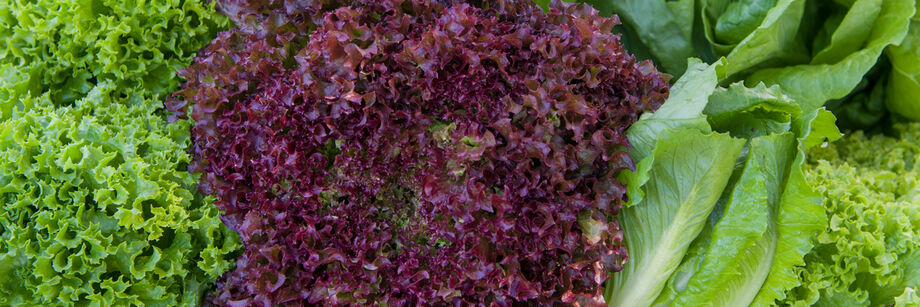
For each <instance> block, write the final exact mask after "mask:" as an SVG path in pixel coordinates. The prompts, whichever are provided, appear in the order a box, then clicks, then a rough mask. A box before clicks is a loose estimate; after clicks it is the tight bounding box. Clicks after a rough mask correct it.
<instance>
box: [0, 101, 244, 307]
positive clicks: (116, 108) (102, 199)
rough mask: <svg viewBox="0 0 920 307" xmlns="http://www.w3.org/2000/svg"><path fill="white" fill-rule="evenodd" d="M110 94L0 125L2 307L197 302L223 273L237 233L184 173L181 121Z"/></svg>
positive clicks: (43, 107) (39, 107) (38, 104)
mask: <svg viewBox="0 0 920 307" xmlns="http://www.w3.org/2000/svg"><path fill="white" fill-rule="evenodd" d="M115 92H116V90H115V86H114V85H112V84H109V83H103V84H100V85H97V86H96V87H94V89H93V90H91V91H90V92H89V93H88V95H87V97H85V98H83V99H81V100H78V101H77V102H76V104H75V106H73V107H65V108H59V107H55V106H54V105H53V103H52V102H51V101H50V99H49V98H50V95H47V94H46V95H43V96H41V97H38V98H34V99H35V100H36V101H33V102H31V103H32V104H33V105H34V106H33V107H32V108H31V109H29V110H25V111H23V112H19V113H16V116H14V118H11V119H9V120H7V121H4V122H2V123H0V148H3V149H2V150H0V170H2V172H0V174H2V175H0V203H2V206H3V210H0V226H2V227H0V228H2V232H0V242H2V244H0V263H3V265H0V274H4V276H9V277H10V278H5V279H3V280H0V305H48V304H57V303H72V304H89V303H94V304H100V305H103V306H112V305H129V304H134V305H143V304H148V305H182V306H189V305H198V304H199V303H200V300H201V296H202V295H203V294H204V293H205V291H207V290H208V289H209V288H210V287H209V285H213V283H214V279H215V278H216V277H218V276H219V275H220V274H222V273H223V272H224V271H226V270H227V269H229V268H230V267H231V265H232V263H233V258H232V255H233V253H234V252H235V251H236V250H237V249H238V248H239V237H238V235H236V234H235V233H233V232H232V231H230V230H229V229H228V228H226V227H225V226H223V224H222V223H221V221H220V219H219V212H218V210H217V208H216V207H214V206H213V205H211V202H212V199H210V198H205V197H203V196H201V195H200V194H197V192H196V191H195V185H196V183H197V178H196V176H193V175H191V174H189V173H188V172H187V171H186V170H185V169H184V168H185V165H187V163H188V162H189V159H190V157H189V156H188V155H187V154H186V150H187V146H188V133H189V132H188V122H184V123H182V124H176V125H166V121H165V120H164V119H163V118H162V117H161V115H159V114H157V112H156V111H157V110H158V109H160V108H161V107H160V106H158V105H156V104H155V103H153V102H151V101H148V102H144V103H141V102H140V101H138V102H136V103H124V102H122V103H119V102H118V101H117V99H119V97H118V96H117V95H115ZM113 96H114V97H113ZM128 99H142V98H140V96H137V95H133V96H130V97H129V98H128ZM129 105H130V106H129Z"/></svg>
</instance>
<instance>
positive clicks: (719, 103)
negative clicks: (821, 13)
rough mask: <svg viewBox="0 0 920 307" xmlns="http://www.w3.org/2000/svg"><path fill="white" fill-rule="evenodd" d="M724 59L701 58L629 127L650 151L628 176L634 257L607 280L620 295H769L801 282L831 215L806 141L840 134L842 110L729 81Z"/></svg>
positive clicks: (656, 298)
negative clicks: (708, 61)
mask: <svg viewBox="0 0 920 307" xmlns="http://www.w3.org/2000/svg"><path fill="white" fill-rule="evenodd" d="M724 63H725V61H719V62H717V63H716V64H713V65H709V66H707V65H704V64H701V63H700V62H699V61H695V60H691V61H690V62H689V65H688V69H687V73H686V74H685V75H684V76H683V77H682V78H681V79H680V80H678V81H677V83H676V84H675V86H674V87H673V88H672V96H671V98H670V99H669V100H668V101H667V102H666V103H665V104H664V105H663V106H662V107H661V108H660V109H659V110H658V111H657V112H655V113H652V114H646V115H643V117H642V119H641V120H640V121H638V122H636V123H635V124H634V125H633V126H632V127H631V128H630V129H629V130H628V132H627V135H628V136H629V138H630V141H631V142H632V144H633V148H632V149H631V151H630V154H632V155H633V157H635V158H636V159H637V160H639V161H640V163H639V164H638V166H637V168H636V171H635V172H630V171H625V172H624V174H621V176H620V179H621V180H622V181H624V182H625V183H626V184H627V186H628V187H630V189H629V190H628V191H627V193H628V195H629V199H630V200H631V201H630V204H629V206H627V207H626V208H624V210H623V213H622V214H621V215H620V216H619V217H618V221H619V222H620V223H621V225H624V229H626V231H625V238H624V242H625V244H626V246H627V249H628V251H629V253H630V261H629V262H627V264H626V265H625V266H624V270H623V271H622V272H620V273H618V274H616V275H614V276H612V279H611V280H610V281H608V288H607V290H608V291H607V292H606V293H605V297H606V299H607V301H608V304H609V305H611V306H672V305H673V306H700V305H710V306H747V305H755V306H767V305H771V304H772V303H773V302H774V301H775V300H777V299H782V298H783V297H784V295H785V293H786V291H788V290H789V289H791V288H794V287H796V286H798V278H797V275H796V271H795V267H796V266H800V265H803V264H804V262H803V260H802V257H803V256H804V255H805V254H806V253H808V251H809V250H810V249H811V247H812V244H813V242H812V240H813V238H814V236H815V235H816V234H817V233H818V232H820V231H821V229H822V228H824V226H825V225H826V223H827V220H826V219H825V216H824V214H822V211H823V210H822V207H821V197H820V195H818V194H816V193H815V192H813V191H812V190H811V188H810V187H809V186H808V183H807V182H806V181H805V177H804V174H803V172H802V164H803V163H804V159H805V155H804V151H805V149H807V148H808V147H810V146H813V145H816V144H819V143H820V142H823V141H824V140H825V139H831V140H833V139H835V138H837V137H839V132H837V129H836V127H835V126H834V116H833V115H831V114H830V112H828V111H826V110H824V109H814V110H811V111H807V112H803V111H802V108H801V106H800V105H799V104H797V103H795V102H793V101H792V100H790V98H789V97H788V96H786V95H784V94H783V93H782V91H780V89H779V88H778V87H775V86H774V87H766V86H764V85H762V84H761V85H758V86H755V87H745V86H744V85H743V84H741V83H735V84H732V85H731V86H729V87H727V88H722V87H718V85H717V84H718V82H719V80H720V78H719V77H720V75H721V74H722V73H723V72H724V71H725V70H724V69H725V67H724V66H723V64H724Z"/></svg>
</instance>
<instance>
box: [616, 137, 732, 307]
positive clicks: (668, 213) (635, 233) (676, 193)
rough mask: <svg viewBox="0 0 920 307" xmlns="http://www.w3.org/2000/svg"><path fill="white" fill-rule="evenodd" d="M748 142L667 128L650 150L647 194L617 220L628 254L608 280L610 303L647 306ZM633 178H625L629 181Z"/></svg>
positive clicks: (681, 255)
mask: <svg viewBox="0 0 920 307" xmlns="http://www.w3.org/2000/svg"><path fill="white" fill-rule="evenodd" d="M743 145H744V141H743V140H740V139H733V138H731V137H730V136H728V135H726V134H718V133H708V134H707V133H703V132H701V131H699V130H696V129H677V130H666V131H664V132H662V133H661V135H660V136H659V138H658V141H657V142H656V146H655V149H654V150H653V151H652V153H651V155H652V156H653V157H654V162H653V164H652V167H651V170H650V171H649V180H648V182H647V183H646V184H645V185H644V186H643V187H642V189H643V191H644V192H645V198H644V199H643V201H642V202H640V203H638V204H636V205H635V206H633V207H629V208H625V209H624V210H623V212H622V213H621V214H620V216H618V217H617V219H618V220H619V222H620V225H622V226H623V229H629V231H626V232H625V237H624V243H625V245H626V247H627V249H628V251H629V255H630V259H631V260H632V261H629V262H627V263H626V264H625V266H624V269H623V271H621V272H619V273H616V274H613V275H612V279H611V280H610V281H608V284H607V291H606V292H605V298H606V299H607V300H608V301H607V303H608V305H610V306H649V305H651V304H652V302H653V301H654V300H655V298H657V297H658V294H659V293H660V292H661V290H662V289H663V288H664V286H665V283H666V282H667V281H668V278H669V276H670V275H671V274H672V273H673V272H674V271H675V270H676V269H677V267H678V265H679V264H680V262H681V259H682V258H683V255H684V254H685V253H686V252H687V248H688V247H689V245H690V243H691V242H692V241H693V239H694V238H696V237H697V235H698V234H699V233H700V231H701V230H702V228H703V225H704V224H705V221H706V217H707V216H708V215H709V213H710V212H711V211H712V208H713V206H714V205H715V203H716V201H717V200H718V199H719V197H720V196H721V194H722V190H723V189H724V188H725V185H726V184H727V183H728V180H729V177H730V176H731V173H732V170H733V169H734V163H735V158H736V157H737V156H738V154H739V153H740V152H741V148H742V147H743ZM628 184H629V183H627V185H628Z"/></svg>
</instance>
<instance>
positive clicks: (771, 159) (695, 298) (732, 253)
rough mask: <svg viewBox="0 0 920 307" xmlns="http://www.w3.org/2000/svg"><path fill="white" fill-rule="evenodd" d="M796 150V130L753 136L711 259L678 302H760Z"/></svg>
mask: <svg viewBox="0 0 920 307" xmlns="http://www.w3.org/2000/svg"><path fill="white" fill-rule="evenodd" d="M795 152H796V147H795V137H794V136H793V135H792V133H788V132H787V133H783V134H773V135H769V136H763V137H757V138H754V139H753V140H751V145H750V150H749V154H748V158H747V162H746V164H745V166H744V170H743V172H742V174H741V177H740V179H739V180H738V181H737V182H736V183H735V184H734V188H733V189H732V192H731V195H730V196H729V198H728V201H727V203H726V205H725V208H724V211H723V212H722V214H721V218H719V219H718V222H717V223H716V224H715V225H714V227H713V233H712V239H711V240H710V245H709V246H708V249H707V252H706V253H705V255H704V257H705V261H704V262H703V264H702V266H701V267H700V269H699V271H698V272H697V273H696V274H694V275H693V277H692V278H691V279H690V281H689V283H688V285H687V287H686V290H684V291H683V292H680V293H679V295H677V297H676V298H675V299H674V302H673V306H747V305H749V304H750V303H751V301H753V300H754V297H755V296H756V294H757V293H758V291H759V290H760V287H761V285H762V284H763V282H764V280H765V279H766V278H767V273H768V272H769V271H770V268H771V264H772V258H773V254H774V253H775V252H776V247H777V241H776V240H777V225H776V223H775V221H776V219H775V217H776V214H777V208H778V206H779V203H780V200H781V195H782V194H783V191H784V189H785V187H786V175H787V174H788V171H789V166H790V164H791V162H792V160H793V157H794V156H795ZM714 214H715V213H714Z"/></svg>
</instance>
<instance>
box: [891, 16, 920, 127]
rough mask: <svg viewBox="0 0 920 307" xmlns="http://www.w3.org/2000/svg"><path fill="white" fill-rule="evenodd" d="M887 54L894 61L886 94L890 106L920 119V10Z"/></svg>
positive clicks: (903, 113)
mask: <svg viewBox="0 0 920 307" xmlns="http://www.w3.org/2000/svg"><path fill="white" fill-rule="evenodd" d="M886 54H887V55H888V59H889V60H891V75H889V77H888V86H887V90H886V97H885V101H886V103H887V105H888V108H889V109H891V110H892V111H894V112H895V113H898V114H900V115H902V116H904V117H907V118H909V119H912V120H915V121H920V13H918V14H917V15H915V16H914V20H913V21H911V24H910V31H909V33H908V34H907V37H906V38H904V41H902V42H901V44H900V45H897V46H891V47H889V48H888V49H887V50H886Z"/></svg>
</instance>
